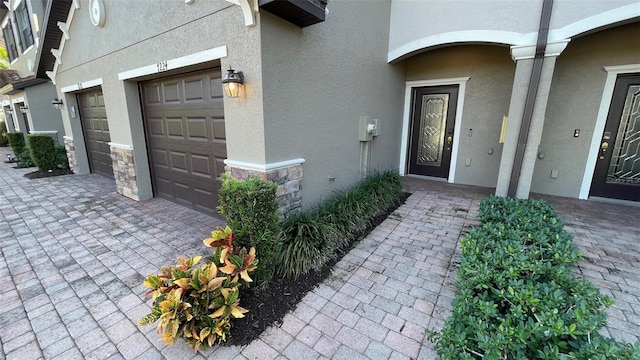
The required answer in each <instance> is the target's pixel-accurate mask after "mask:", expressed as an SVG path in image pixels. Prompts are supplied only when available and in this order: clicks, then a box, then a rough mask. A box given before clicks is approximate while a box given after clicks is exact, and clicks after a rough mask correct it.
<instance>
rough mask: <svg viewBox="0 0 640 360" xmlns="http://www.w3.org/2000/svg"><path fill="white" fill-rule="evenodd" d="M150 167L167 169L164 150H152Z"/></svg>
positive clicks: (167, 163) (167, 164) (167, 161)
mask: <svg viewBox="0 0 640 360" xmlns="http://www.w3.org/2000/svg"><path fill="white" fill-rule="evenodd" d="M151 160H152V164H151V165H152V166H155V167H163V168H169V160H168V159H167V151H166V150H164V149H153V150H152V154H151Z"/></svg>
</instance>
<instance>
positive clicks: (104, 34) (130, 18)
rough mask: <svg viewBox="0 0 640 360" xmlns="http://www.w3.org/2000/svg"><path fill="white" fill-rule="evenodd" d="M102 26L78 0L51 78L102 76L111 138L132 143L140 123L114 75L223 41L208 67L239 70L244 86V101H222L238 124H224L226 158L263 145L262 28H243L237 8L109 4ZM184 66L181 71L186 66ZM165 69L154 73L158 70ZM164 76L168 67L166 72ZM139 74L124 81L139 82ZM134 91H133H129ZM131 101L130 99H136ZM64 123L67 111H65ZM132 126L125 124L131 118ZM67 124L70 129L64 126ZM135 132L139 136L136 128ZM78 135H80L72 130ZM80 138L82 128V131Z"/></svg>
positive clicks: (71, 80)
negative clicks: (224, 51)
mask: <svg viewBox="0 0 640 360" xmlns="http://www.w3.org/2000/svg"><path fill="white" fill-rule="evenodd" d="M105 7H106V21H105V24H104V27H94V26H93V25H92V24H91V22H90V19H89V16H88V15H89V13H88V11H89V4H88V1H81V8H80V9H79V10H77V11H76V14H75V15H74V18H73V22H72V24H71V28H70V34H71V40H69V41H68V42H67V43H66V45H65V47H64V51H63V57H62V60H63V61H62V64H61V65H59V67H58V72H57V76H56V80H57V85H58V88H63V87H65V86H69V85H73V84H77V83H81V82H84V81H89V80H94V79H98V78H102V80H103V85H102V88H103V92H104V98H105V104H106V110H107V118H108V119H109V123H110V125H111V126H110V128H111V139H112V141H113V142H117V143H121V144H131V143H132V138H133V137H134V135H132V127H133V128H136V127H139V126H137V124H141V122H142V119H141V116H140V115H141V113H140V111H130V110H131V109H130V107H131V102H132V100H131V99H130V98H129V97H130V96H131V92H129V91H127V90H126V88H127V86H125V84H124V82H123V81H121V80H118V73H119V72H123V71H127V70H132V69H136V68H139V67H143V66H148V65H154V64H157V63H158V62H161V61H166V60H170V59H175V58H179V57H182V56H186V55H190V54H193V53H197V52H200V51H205V50H209V49H213V48H217V47H220V46H225V45H226V46H227V53H228V55H227V57H226V58H223V59H221V61H220V62H212V63H211V64H210V66H214V65H217V64H219V63H221V64H222V67H223V68H226V67H228V66H233V67H234V68H235V69H237V70H242V71H244V73H245V75H246V81H247V87H246V88H245V89H246V93H245V97H244V98H243V99H240V100H238V99H234V101H228V100H227V99H225V116H226V117H227V118H234V119H235V122H229V123H227V125H226V131H227V134H226V135H227V139H231V138H236V139H241V140H240V141H235V142H233V141H229V142H228V148H227V149H228V153H229V157H236V158H237V157H238V156H240V155H238V156H236V154H244V152H243V151H242V147H243V146H252V144H258V146H255V149H260V148H263V147H262V146H259V144H263V142H264V136H263V132H262V125H261V124H262V121H261V119H262V94H261V67H260V59H259V41H260V38H259V36H258V34H259V30H258V27H257V26H254V27H245V26H244V21H243V17H242V12H241V10H240V7H239V6H236V5H233V4H230V3H229V2H226V1H224V0H210V1H195V2H193V3H192V4H185V3H184V2H183V1H168V2H163V3H162V5H159V3H158V2H157V1H155V0H143V1H135V2H127V3H126V6H125V5H123V4H121V3H120V2H106V3H105ZM189 70H191V69H189V68H185V69H182V70H177V72H180V71H189ZM163 75H165V74H158V76H163ZM166 75H168V73H167V74H166ZM137 80H138V79H133V80H129V82H133V83H135V82H137ZM133 95H134V96H136V95H135V93H134V94H133ZM138 100H139V99H134V101H133V102H134V103H137V102H139V101H138ZM64 118H65V122H69V121H70V119H69V117H68V114H65V115H64ZM130 123H131V124H134V125H132V126H129V124H130ZM66 126H67V130H68V131H70V130H71V127H70V126H69V125H68V124H67V125H66ZM135 135H136V136H137V135H138V134H135ZM76 136H77V135H76ZM80 136H81V134H80ZM263 159H264V154H263V153H261V152H260V151H255V152H253V153H251V158H243V159H240V160H244V161H261V160H263Z"/></svg>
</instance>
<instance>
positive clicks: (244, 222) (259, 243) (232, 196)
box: [218, 174, 278, 284]
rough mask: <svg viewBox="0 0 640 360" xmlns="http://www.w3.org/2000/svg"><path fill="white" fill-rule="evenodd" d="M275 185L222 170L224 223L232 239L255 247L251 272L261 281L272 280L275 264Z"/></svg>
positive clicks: (221, 199) (242, 245) (221, 189)
mask: <svg viewBox="0 0 640 360" xmlns="http://www.w3.org/2000/svg"><path fill="white" fill-rule="evenodd" d="M276 188H277V185H276V184H275V183H273V182H271V181H268V180H262V179H259V178H250V179H248V180H244V181H241V180H237V179H234V178H232V177H230V176H227V175H226V174H225V175H223V180H222V186H221V188H220V190H219V194H220V205H219V206H218V211H219V212H220V213H221V214H223V215H225V216H226V218H227V225H228V226H229V227H230V228H231V229H232V230H233V231H234V233H235V238H234V243H235V244H236V245H237V246H238V247H246V248H247V249H248V248H250V247H255V248H256V251H257V254H258V256H259V257H260V259H261V260H260V266H259V267H258V269H257V270H256V272H255V276H254V277H255V279H256V281H257V282H258V283H260V284H265V283H267V282H269V281H270V280H271V278H272V276H273V273H274V272H275V268H276V266H277V264H276V263H275V262H274V258H275V256H276V252H277V248H276V244H275V234H276V232H277V224H278V203H277V201H276Z"/></svg>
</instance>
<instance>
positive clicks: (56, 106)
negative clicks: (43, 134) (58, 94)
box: [51, 98, 63, 110]
mask: <svg viewBox="0 0 640 360" xmlns="http://www.w3.org/2000/svg"><path fill="white" fill-rule="evenodd" d="M62 104H63V103H62V99H58V98H55V99H53V101H52V102H51V106H53V108H54V109H56V110H60V109H62Z"/></svg>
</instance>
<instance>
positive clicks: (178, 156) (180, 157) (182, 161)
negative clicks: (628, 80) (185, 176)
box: [170, 151, 189, 173]
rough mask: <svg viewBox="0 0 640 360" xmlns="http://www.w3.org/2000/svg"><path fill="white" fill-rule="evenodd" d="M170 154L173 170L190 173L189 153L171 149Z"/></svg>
mask: <svg viewBox="0 0 640 360" xmlns="http://www.w3.org/2000/svg"><path fill="white" fill-rule="evenodd" d="M170 154H171V155H170V159H171V170H173V171H178V172H183V173H189V169H188V168H187V154H186V153H184V152H179V151H171V153H170Z"/></svg>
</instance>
